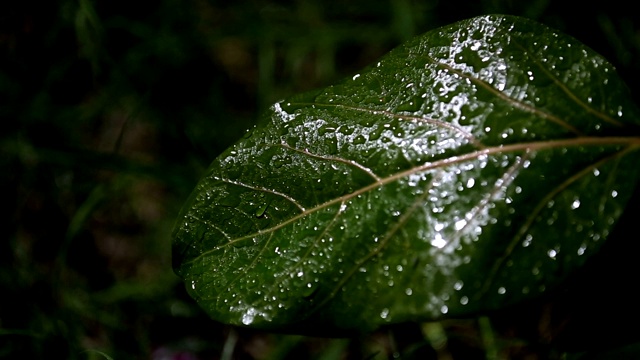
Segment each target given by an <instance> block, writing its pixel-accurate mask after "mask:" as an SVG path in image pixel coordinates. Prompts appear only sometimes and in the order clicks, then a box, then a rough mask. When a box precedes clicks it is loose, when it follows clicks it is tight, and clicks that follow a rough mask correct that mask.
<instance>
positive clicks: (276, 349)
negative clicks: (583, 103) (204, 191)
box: [0, 0, 640, 359]
mask: <svg viewBox="0 0 640 360" xmlns="http://www.w3.org/2000/svg"><path fill="white" fill-rule="evenodd" d="M632 6H633V5H632V2H623V1H621V0H610V1H607V2H600V3H598V5H588V4H586V3H585V2H582V1H580V2H578V1H553V2H552V1H551V0H534V1H516V0H512V1H508V0H480V1H451V0H449V1H438V0H422V1H420V0H399V1H391V0H389V1H377V2H376V1H364V0H353V1H344V2H340V1H335V0H332V1H320V0H298V1H279V2H276V1H257V0H256V1H234V2H231V1H229V2H221V1H214V0H196V1H178V0H159V1H148V0H139V1H135V2H132V1H122V0H109V1H101V2H98V1H92V0H64V1H35V0H34V1H28V0H27V1H12V2H10V3H8V4H4V5H1V6H0V120H2V130H1V131H0V164H1V167H0V201H1V202H2V209H3V212H2V215H1V218H0V232H1V233H0V234H1V238H0V358H16V359H17V358H22V359H26V358H32V359H37V358H49V359H67V358H69V359H78V358H79V359H84V358H89V359H110V358H113V359H144V358H151V359H219V358H220V359H231V358H236V359H253V358H258V359H266V358H274V359H277V358H291V359H294V358H314V359H334V358H375V359H383V358H387V357H389V358H392V357H395V356H396V355H403V358H411V357H421V358H427V356H431V357H433V358H436V356H438V357H439V358H441V359H447V358H455V359H471V358H485V357H486V358H491V357H492V356H494V355H497V354H501V355H503V356H504V357H506V358H521V359H538V358H541V359H543V358H554V357H558V358H560V357H562V356H565V358H571V357H567V356H569V355H567V354H565V353H569V354H571V355H570V356H573V358H579V356H581V354H582V353H581V351H582V350H585V349H588V350H590V351H591V352H590V354H593V351H595V350H598V349H600V348H608V347H610V346H623V345H626V344H630V343H631V344H633V343H635V342H638V341H639V340H640V337H637V336H638V331H637V330H635V331H621V330H620V328H621V327H622V326H625V325H624V324H629V323H631V326H633V327H638V322H637V320H638V319H640V316H637V314H635V315H634V314H631V315H628V314H627V315H625V312H626V311H627V310H628V308H629V307H635V301H634V300H633V299H627V298H622V297H623V296H626V295H620V294H619V290H620V289H621V288H622V287H624V284H627V286H626V287H627V288H629V287H630V286H629V285H628V284H629V281H631V279H633V276H631V277H629V276H627V277H624V276H619V275H620V274H622V275H624V274H625V273H628V272H629V271H632V270H633V268H632V267H626V268H625V267H624V266H623V265H621V264H633V262H634V257H635V254H636V253H637V252H635V253H634V252H633V251H619V252H617V253H616V252H615V251H614V255H611V256H612V257H611V256H610V258H609V260H600V261H601V262H602V261H605V264H606V265H605V266H606V267H608V268H609V269H610V270H609V272H608V273H605V274H604V275H603V274H601V273H600V272H598V271H592V272H591V273H589V272H587V277H586V278H587V279H589V280H577V281H576V282H575V283H576V284H577V285H574V287H575V288H577V289H579V290H571V289H573V288H574V287H571V286H568V287H567V289H569V290H565V291H564V292H561V293H562V294H563V296H564V298H562V297H561V299H560V300H549V301H546V300H545V301H543V302H542V303H539V302H536V303H535V304H529V305H527V306H529V307H528V308H526V309H525V310H523V309H522V308H517V309H509V310H507V311H505V312H503V313H500V314H491V316H490V317H482V318H480V319H470V320H450V321H445V322H442V323H434V324H423V325H404V326H398V327H394V328H390V329H383V330H381V331H379V332H376V333H374V334H369V335H366V336H363V337H361V338H349V339H317V338H307V337H299V336H285V335H277V334H266V333H261V332H257V331H250V330H246V329H235V328H231V327H227V326H223V325H221V324H217V323H215V322H214V321H212V320H209V319H208V318H207V317H206V316H205V315H204V314H203V313H202V312H201V311H200V310H199V308H198V307H197V306H196V305H195V304H194V302H193V301H192V300H191V299H190V298H189V297H188V296H187V295H186V293H185V291H184V290H183V287H182V284H181V283H180V282H179V280H178V279H177V277H176V276H175V275H174V274H173V272H172V270H171V253H170V246H171V237H170V233H171V229H172V226H173V222H174V219H175V217H176V214H177V212H178V210H179V208H180V206H181V204H182V202H183V201H184V200H185V199H186V197H187V196H188V194H189V193H190V191H191V190H192V188H193V186H194V185H195V183H196V181H197V180H198V178H199V176H200V175H201V174H202V173H203V171H204V170H205V169H206V167H207V166H208V164H209V163H210V162H211V160H213V158H215V157H216V156H217V155H218V154H219V153H220V152H221V151H222V150H224V149H225V148H226V147H228V146H229V145H231V144H232V143H233V142H235V141H236V140H237V139H238V138H240V137H241V136H242V134H243V133H244V131H246V129H248V128H249V127H251V126H252V125H253V124H254V123H255V122H256V121H257V119H258V117H259V115H260V113H261V112H262V111H263V110H264V109H265V108H266V107H267V106H268V105H269V104H271V103H273V102H274V101H276V100H279V99H281V98H283V97H286V96H289V95H292V94H295V93H299V92H301V91H305V90H309V89H313V88H317V87H322V86H326V85H329V84H331V83H333V82H335V81H338V80H340V79H341V78H343V77H346V76H349V75H351V74H353V73H356V72H357V71H358V70H359V69H361V68H362V67H364V66H366V65H369V64H371V63H373V62H374V61H375V60H376V59H377V58H378V57H380V56H381V55H383V54H384V53H386V52H387V51H389V50H390V49H392V48H393V47H395V46H397V45H398V44H400V43H401V42H403V41H404V40H407V39H409V38H411V37H412V36H414V35H417V34H420V33H422V32H425V31H427V30H430V29H433V28H436V27H439V26H442V25H447V24H449V23H452V22H455V21H457V20H462V19H465V18H469V17H473V16H476V15H482V14H489V13H503V14H512V15H520V16H525V17H528V18H531V19H534V20H538V21H540V22H542V23H544V24H547V25H549V26H551V27H555V28H557V29H560V30H562V31H563V32H565V33H567V34H569V35H572V36H574V37H576V38H577V39H578V40H580V41H582V42H583V43H585V44H587V45H588V46H590V47H592V48H593V49H595V50H596V51H597V52H599V53H601V54H602V55H604V56H605V57H606V58H607V59H609V60H610V61H611V62H612V63H613V64H614V65H615V66H616V67H617V69H618V71H619V72H620V74H621V75H622V77H623V78H624V79H625V80H626V82H627V84H628V85H629V86H630V89H631V94H632V96H633V98H634V99H635V100H636V103H640V101H638V100H640V87H638V83H639V82H638V80H640V26H639V21H638V18H637V17H636V15H635V14H636V11H635V9H632ZM636 198H637V197H636ZM627 237H628V236H627ZM633 240H638V236H637V235H631V241H633ZM627 241H629V239H627ZM636 242H637V241H636ZM635 246H636V247H635V248H634V249H636V250H637V248H638V246H637V245H635ZM634 251H635V250H634ZM611 258H615V259H616V261H614V264H613V265H612V264H611V262H610V261H611V260H610V259H611ZM597 260H598V259H596V261H597ZM606 261H609V263H606ZM627 266H629V265H627ZM630 269H631V270H630ZM612 274H613V275H612ZM584 278H585V277H583V278H582V279H584ZM585 284H587V285H586V286H585ZM603 284H604V285H603ZM572 286H573V285H572ZM585 288H586V289H588V290H584V289H585ZM567 294H569V295H567ZM567 299H568V300H567ZM594 304H595V305H594ZM598 304H599V305H598ZM598 306H599V307H598ZM594 307H595V308H594ZM612 307H615V309H612ZM614 310H615V311H614ZM489 324H491V326H489ZM594 324H595V325H594ZM589 326H591V328H589ZM446 339H448V341H447V342H445V341H444V340H446ZM631 346H632V347H633V346H634V345H631ZM585 358H586V357H585Z"/></svg>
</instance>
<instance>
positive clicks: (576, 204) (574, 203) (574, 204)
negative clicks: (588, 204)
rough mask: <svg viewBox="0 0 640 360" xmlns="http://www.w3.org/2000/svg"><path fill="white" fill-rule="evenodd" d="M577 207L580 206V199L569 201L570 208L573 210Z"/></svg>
mask: <svg viewBox="0 0 640 360" xmlns="http://www.w3.org/2000/svg"><path fill="white" fill-rule="evenodd" d="M579 207H580V200H578V199H575V200H573V202H572V203H571V210H575V209H577V208H579Z"/></svg>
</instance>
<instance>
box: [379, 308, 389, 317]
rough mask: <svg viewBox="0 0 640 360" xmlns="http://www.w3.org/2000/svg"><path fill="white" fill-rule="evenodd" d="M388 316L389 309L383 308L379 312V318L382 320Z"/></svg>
mask: <svg viewBox="0 0 640 360" xmlns="http://www.w3.org/2000/svg"><path fill="white" fill-rule="evenodd" d="M388 316H389V309H387V308H384V309H382V311H381V312H380V317H381V318H383V319H386V318H387V317H388Z"/></svg>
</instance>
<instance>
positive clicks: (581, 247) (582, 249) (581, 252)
mask: <svg viewBox="0 0 640 360" xmlns="http://www.w3.org/2000/svg"><path fill="white" fill-rule="evenodd" d="M585 250H587V245H586V244H584V243H583V244H582V245H580V247H579V248H578V256H580V255H584V252H585Z"/></svg>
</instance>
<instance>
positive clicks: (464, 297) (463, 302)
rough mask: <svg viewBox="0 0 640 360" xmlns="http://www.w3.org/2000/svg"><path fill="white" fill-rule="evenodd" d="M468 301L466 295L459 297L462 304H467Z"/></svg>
mask: <svg viewBox="0 0 640 360" xmlns="http://www.w3.org/2000/svg"><path fill="white" fill-rule="evenodd" d="M468 303H469V298H468V297H466V296H463V297H461V298H460V304H462V305H467V304H468Z"/></svg>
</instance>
